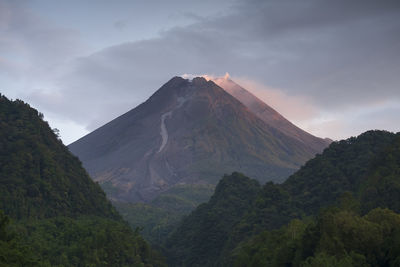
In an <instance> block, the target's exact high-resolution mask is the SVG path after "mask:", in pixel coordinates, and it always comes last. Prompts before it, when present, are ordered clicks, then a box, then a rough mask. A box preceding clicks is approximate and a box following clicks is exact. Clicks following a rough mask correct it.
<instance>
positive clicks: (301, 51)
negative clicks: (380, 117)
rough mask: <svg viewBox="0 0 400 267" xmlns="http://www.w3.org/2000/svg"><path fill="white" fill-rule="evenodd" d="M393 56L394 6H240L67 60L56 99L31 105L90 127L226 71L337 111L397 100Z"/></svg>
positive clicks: (399, 17) (397, 26)
mask: <svg viewBox="0 0 400 267" xmlns="http://www.w3.org/2000/svg"><path fill="white" fill-rule="evenodd" d="M399 48H400V5H399V1H316V0H315V1H243V2H237V3H236V4H235V5H234V6H233V7H232V9H231V12H230V13H229V14H224V15H221V16H219V17H211V18H209V17H208V18H197V22H196V23H193V24H191V25H189V26H185V27H176V28H173V29H169V30H167V31H164V32H162V33H160V36H159V37H158V38H154V39H150V40H144V41H139V42H133V43H124V44H121V45H118V46H113V47H109V48H106V49H104V50H102V51H99V52H97V53H94V54H92V55H90V56H88V57H83V58H80V59H78V60H75V61H74V62H73V63H71V64H70V65H68V66H67V69H68V70H69V71H68V72H67V73H65V74H64V75H62V77H60V78H58V80H57V85H58V86H59V88H61V91H60V92H57V94H55V93H49V92H44V91H42V92H36V93H35V94H34V95H32V96H31V98H32V99H36V100H37V101H40V99H45V98H44V97H45V96H46V97H47V98H52V97H53V98H54V99H59V103H58V107H59V108H60V113H63V114H67V115H68V116H69V117H70V118H71V119H73V120H76V121H79V122H80V123H84V124H86V125H88V127H89V128H90V129H93V128H94V127H96V126H99V125H101V124H102V123H105V122H107V121H108V120H109V119H111V118H113V117H115V116H117V115H119V114H121V113H122V112H125V111H127V110H128V109H129V108H132V107H134V106H136V105H137V104H139V103H140V102H142V101H144V100H145V99H146V98H147V97H149V96H150V94H151V93H152V92H154V91H155V90H156V89H157V88H159V87H160V86H161V85H162V84H163V83H165V82H166V81H167V80H168V79H169V78H171V77H172V76H174V75H179V74H183V73H195V74H197V73H199V74H202V73H208V74H216V75H221V74H224V73H225V72H226V71H228V72H229V73H230V74H231V75H232V76H233V77H235V76H241V77H243V76H245V77H247V78H248V79H253V80H256V81H258V82H261V83H263V84H266V85H270V86H272V87H275V88H281V89H282V90H283V91H284V92H285V93H286V94H290V95H308V96H310V97H312V98H313V103H314V105H316V106H318V107H320V108H321V109H322V108H323V109H328V110H331V111H335V110H343V109H350V108H354V106H357V105H359V106H363V105H364V106H365V105H369V104H374V103H376V102H384V101H386V100H388V99H391V100H397V101H399V102H400V93H399V85H400V78H399V75H398V74H399V73H400V64H399V62H400V53H398V51H399ZM60 94H61V96H62V97H59V95H60ZM55 102H56V101H55ZM70 103H74V105H73V106H71V105H70ZM88 107H89V108H90V110H91V112H87V109H88Z"/></svg>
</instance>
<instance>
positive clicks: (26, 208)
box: [0, 95, 163, 266]
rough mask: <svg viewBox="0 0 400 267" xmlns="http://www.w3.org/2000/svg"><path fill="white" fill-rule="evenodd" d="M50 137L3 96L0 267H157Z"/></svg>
mask: <svg viewBox="0 0 400 267" xmlns="http://www.w3.org/2000/svg"><path fill="white" fill-rule="evenodd" d="M55 132H57V131H53V130H51V129H50V127H49V125H48V124H47V122H45V121H43V115H42V114H40V113H38V112H37V111H36V110H35V109H32V108H31V107H30V106H29V105H27V104H25V103H24V102H22V101H19V100H16V101H10V100H8V99H7V98H6V97H4V96H2V95H0V210H3V211H4V212H3V211H1V212H0V266H36V265H41V266H162V265H163V262H162V260H161V258H160V256H159V255H157V253H155V252H154V251H152V250H151V249H150V247H149V246H148V244H147V243H146V242H145V241H144V240H143V238H142V237H141V236H140V234H139V232H138V231H136V232H134V231H132V230H131V229H130V228H129V226H128V225H127V223H125V222H124V221H123V220H122V218H121V216H120V215H119V214H118V212H117V211H116V210H115V209H114V208H113V207H112V205H111V203H110V202H109V201H108V200H107V199H106V197H105V194H104V192H103V191H102V190H101V188H100V186H99V185H98V184H95V183H93V181H92V180H91V179H90V177H89V176H88V175H87V173H86V171H85V170H84V169H83V168H82V165H81V163H80V161H79V160H78V158H76V157H75V156H73V155H72V154H71V153H70V152H69V151H68V149H67V148H66V147H65V146H64V145H63V144H62V142H61V141H60V140H59V139H58V136H57V135H56V133H55Z"/></svg>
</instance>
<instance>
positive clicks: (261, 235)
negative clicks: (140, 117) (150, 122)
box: [166, 131, 400, 266]
mask: <svg viewBox="0 0 400 267" xmlns="http://www.w3.org/2000/svg"><path fill="white" fill-rule="evenodd" d="M239 190H240V191H239ZM239 192H240V193H239ZM334 206H336V207H338V208H336V209H333V208H330V209H328V210H327V208H328V207H334ZM377 208H378V209H377ZM382 208H389V209H391V210H392V211H391V210H382ZM395 212H400V134H393V133H389V132H385V131H369V132H366V133H364V134H362V135H360V136H358V137H357V138H350V139H347V140H343V141H339V142H334V143H332V144H331V145H330V146H329V148H327V149H325V151H324V152H323V153H322V154H321V155H317V156H316V157H315V158H314V159H312V160H310V161H308V162H307V163H306V164H305V165H304V166H303V167H302V168H301V169H300V170H299V171H298V172H296V173H295V174H293V175H292V176H291V177H289V178H288V179H287V180H286V181H285V182H284V183H283V184H273V183H272V182H270V183H267V184H265V185H264V186H262V187H261V186H258V185H257V184H256V183H255V181H254V180H252V179H250V178H247V177H245V176H243V175H241V174H238V173H233V174H232V175H231V176H226V177H224V178H223V179H222V180H221V182H220V184H219V185H218V186H217V190H216V192H215V194H214V196H213V197H212V198H211V200H210V201H209V202H208V203H206V204H203V205H201V206H199V207H198V208H197V209H196V210H195V211H194V212H192V213H191V214H190V215H189V216H188V217H187V218H185V219H184V220H183V222H182V224H181V225H180V227H179V228H178V229H177V230H176V231H175V232H174V233H173V234H172V235H171V237H170V238H169V240H168V241H167V244H166V247H167V248H168V251H169V254H168V255H169V262H170V263H171V264H172V265H174V266H231V265H234V264H236V265H237V266H300V265H301V264H303V265H304V266H339V265H338V264H342V265H340V266H353V265H352V263H354V262H357V261H360V262H364V263H365V264H364V265H362V264H361V265H359V266H369V265H367V264H370V265H372V266H397V265H390V264H393V262H397V263H399V262H400V258H396V257H397V256H396V255H399V254H398V253H397V254H396V251H397V252H399V249H400V235H399V234H400V225H399V224H397V223H396V222H398V221H399V219H400V216H399V215H397V214H396V213H395ZM330 220H333V221H330ZM380 220H381V221H382V222H384V223H385V225H386V226H385V227H386V228H385V227H383V226H380V225H379V221H380ZM346 224H347V225H346ZM286 225H287V226H286ZM281 227H283V228H281ZM382 227H383V228H382ZM279 228H281V229H280V230H274V229H279ZM367 229H369V230H367ZM346 231H347V232H346ZM365 231H367V232H365ZM371 231H372V232H371ZM373 231H375V232H373ZM388 233H392V234H394V236H386V235H387V234H388ZM353 239H354V240H353ZM368 242H369V243H370V246H368V245H366V244H367V243H368ZM362 244H364V247H363V245H362ZM384 244H386V245H384ZM393 246H394V247H393ZM374 250H376V252H374ZM389 263H390V264H389ZM307 264H309V265H307ZM326 264H331V265H326ZM346 264H348V265H346ZM385 264H387V265H385ZM357 266H358V265H357Z"/></svg>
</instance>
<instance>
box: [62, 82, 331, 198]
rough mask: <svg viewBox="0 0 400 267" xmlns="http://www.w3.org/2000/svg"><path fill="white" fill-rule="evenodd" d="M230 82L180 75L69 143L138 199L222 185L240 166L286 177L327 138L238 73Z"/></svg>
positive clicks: (113, 186) (106, 179)
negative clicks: (240, 81)
mask: <svg viewBox="0 0 400 267" xmlns="http://www.w3.org/2000/svg"><path fill="white" fill-rule="evenodd" d="M217 82H218V80H217ZM224 84H228V85H229V86H226V88H225V89H226V91H225V90H224V89H222V88H221V87H220V86H218V85H217V84H216V83H214V82H213V81H207V80H206V79H205V78H202V77H196V78H193V79H191V80H190V79H183V78H181V77H174V78H172V79H171V80H170V81H168V82H167V83H166V84H165V85H163V86H162V87H161V88H160V89H159V90H158V91H157V92H155V93H154V94H153V95H152V96H151V97H150V98H149V99H148V100H147V101H146V102H144V103H142V104H141V105H139V106H138V107H136V108H134V109H132V110H130V111H129V112H127V113H125V114H123V115H122V116H120V117H118V118H116V119H114V120H113V121H111V122H109V123H107V124H106V125H104V126H102V127H100V128H98V129H97V130H95V131H93V132H92V133H90V134H88V135H86V136H84V137H83V138H81V139H79V140H78V141H76V142H74V143H72V144H71V145H70V146H69V148H70V150H71V152H73V153H74V154H75V155H77V156H78V157H79V158H80V159H81V161H82V162H83V164H84V166H85V167H86V169H87V170H88V172H89V173H90V174H91V176H92V177H93V179H94V180H96V181H98V182H100V184H102V185H103V188H104V187H107V189H108V190H107V191H108V193H109V197H111V198H112V199H114V200H122V201H132V202H136V201H149V200H152V199H153V198H154V197H156V196H157V195H159V194H160V193H161V192H166V191H168V190H169V189H172V188H173V187H174V186H180V185H192V184H212V185H215V184H216V183H217V182H218V180H219V179H220V177H221V176H222V175H223V174H224V173H231V172H233V171H241V172H244V173H246V174H248V175H249V176H251V177H254V178H256V179H258V180H259V181H261V182H266V181H270V180H272V181H282V180H283V179H285V178H286V177H288V176H289V175H290V174H291V173H293V172H294V171H295V170H296V169H298V168H299V167H300V166H301V165H302V164H303V163H304V162H305V161H306V160H308V159H310V158H312V157H313V156H314V155H315V154H316V153H318V152H321V151H322V150H323V148H324V147H326V146H327V143H328V142H326V141H325V140H322V139H319V138H316V137H314V136H311V135H309V134H307V133H305V132H304V131H302V130H300V129H298V128H297V127H296V126H294V125H293V124H291V123H290V122H289V121H287V120H286V119H285V118H283V117H282V116H281V115H280V114H279V113H277V112H276V111H275V110H273V109H272V108H270V107H269V106H268V105H266V104H265V103H263V102H261V100H259V99H257V98H256V97H255V96H253V95H251V94H250V93H249V92H247V91H246V90H244V89H243V88H241V87H240V86H238V85H236V84H235V83H234V82H233V81H231V80H226V81H225V82H224ZM232 88H233V89H238V90H239V93H238V90H232ZM228 92H229V93H231V94H232V95H233V96H232V95H231V94H229V93H228ZM234 96H235V97H236V98H235V97H234ZM238 99H239V100H240V101H239V100H238Z"/></svg>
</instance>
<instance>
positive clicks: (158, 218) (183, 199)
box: [106, 184, 214, 246]
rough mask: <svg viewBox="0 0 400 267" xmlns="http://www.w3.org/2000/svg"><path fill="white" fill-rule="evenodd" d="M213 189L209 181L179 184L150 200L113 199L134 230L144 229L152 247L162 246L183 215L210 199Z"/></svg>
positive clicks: (145, 236)
mask: <svg viewBox="0 0 400 267" xmlns="http://www.w3.org/2000/svg"><path fill="white" fill-rule="evenodd" d="M106 192H107V191H106ZM213 192H214V187H213V186H211V185H206V184H204V185H176V186H174V187H172V188H171V189H169V190H167V191H166V192H164V193H162V194H160V195H159V196H158V197H156V198H155V199H154V200H153V201H151V202H150V203H129V202H117V201H114V202H113V205H114V206H115V207H116V209H117V210H118V212H119V213H120V214H121V215H122V217H123V218H124V219H125V220H126V221H127V222H128V223H129V225H130V226H131V227H132V228H133V229H136V228H137V227H139V228H141V234H142V236H143V237H144V238H145V239H146V240H147V241H149V242H150V244H151V245H152V246H159V245H160V244H161V243H163V242H165V240H166V238H167V237H168V235H169V234H170V233H171V232H172V230H174V229H175V228H176V227H177V226H178V225H179V223H180V221H181V220H182V218H183V217H184V216H186V215H188V214H189V213H190V212H191V211H193V210H194V209H195V208H196V207H197V206H198V205H199V204H201V203H204V202H207V201H208V200H209V199H210V196H211V195H212V193H213Z"/></svg>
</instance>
